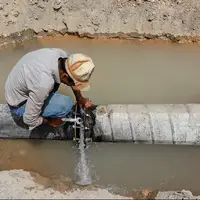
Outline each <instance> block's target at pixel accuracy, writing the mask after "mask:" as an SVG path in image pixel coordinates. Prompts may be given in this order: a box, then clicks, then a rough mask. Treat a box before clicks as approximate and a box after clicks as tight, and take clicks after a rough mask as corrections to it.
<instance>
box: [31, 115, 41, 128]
mask: <svg viewBox="0 0 200 200" xmlns="http://www.w3.org/2000/svg"><path fill="white" fill-rule="evenodd" d="M42 122H43V118H42V117H39V118H38V120H37V123H36V125H35V126H29V131H32V130H33V129H34V128H36V127H38V126H39V125H41V124H42Z"/></svg>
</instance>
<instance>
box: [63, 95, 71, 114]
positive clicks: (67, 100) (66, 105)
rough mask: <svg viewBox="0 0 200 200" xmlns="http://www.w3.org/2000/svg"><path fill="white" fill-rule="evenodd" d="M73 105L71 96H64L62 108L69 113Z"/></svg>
mask: <svg viewBox="0 0 200 200" xmlns="http://www.w3.org/2000/svg"><path fill="white" fill-rule="evenodd" d="M72 107H73V103H72V100H71V98H70V97H69V96H65V98H63V101H62V103H61V109H62V111H63V112H64V113H65V114H68V113H69V112H70V111H71V109H72Z"/></svg>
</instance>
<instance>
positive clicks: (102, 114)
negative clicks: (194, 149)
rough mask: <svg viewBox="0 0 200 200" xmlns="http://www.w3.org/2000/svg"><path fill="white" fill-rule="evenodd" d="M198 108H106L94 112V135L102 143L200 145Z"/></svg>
mask: <svg viewBox="0 0 200 200" xmlns="http://www.w3.org/2000/svg"><path fill="white" fill-rule="evenodd" d="M199 125H200V105H199V104H187V105H183V104H175V105H174V104H171V105H167V104H166V105H137V104H136V105H107V106H99V107H98V109H97V112H96V126H95V127H94V132H95V134H96V136H97V135H102V136H103V140H105V141H134V142H136V143H155V144H156V143H165V144H200V140H199V138H200V126H199Z"/></svg>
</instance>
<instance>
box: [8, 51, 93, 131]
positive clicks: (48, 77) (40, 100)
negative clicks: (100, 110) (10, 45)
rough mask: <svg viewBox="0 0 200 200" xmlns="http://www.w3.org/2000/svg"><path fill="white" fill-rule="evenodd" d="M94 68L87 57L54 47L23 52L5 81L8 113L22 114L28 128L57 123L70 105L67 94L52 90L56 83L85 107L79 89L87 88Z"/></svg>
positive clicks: (67, 111) (86, 103) (87, 101)
mask: <svg viewBox="0 0 200 200" xmlns="http://www.w3.org/2000/svg"><path fill="white" fill-rule="evenodd" d="M94 67H95V66H94V63H93V61H92V59H91V58H90V57H88V56H86V55H83V54H71V55H68V54H67V53H66V52H65V51H63V50H62V49H58V48H43V49H39V50H35V51H32V52H30V53H27V54H26V55H25V56H23V57H22V58H21V59H20V60H19V61H18V62H17V64H16V65H15V66H14V68H13V69H12V71H11V72H10V74H9V76H8V78H7V81H6V84H5V98H6V101H7V104H8V106H9V108H10V111H11V113H14V114H15V115H17V116H20V117H22V119H23V122H24V124H26V125H27V126H28V128H29V130H33V129H34V128H36V127H38V126H40V125H41V124H48V125H50V126H53V127H56V126H58V125H60V124H61V123H62V120H61V118H63V117H66V115H67V114H68V113H69V112H70V111H71V109H72V107H73V104H72V100H71V98H70V97H69V96H65V95H62V94H58V93H56V91H57V90H58V88H59V86H60V84H61V83H63V84H65V85H67V86H70V87H71V88H72V90H73V92H74V95H75V97H76V100H77V101H78V103H79V104H81V105H82V106H84V107H86V108H89V107H91V105H92V102H91V101H90V100H88V99H86V98H84V97H83V96H82V94H81V92H80V91H81V90H84V89H85V90H88V89H89V79H90V77H91V75H92V73H93V71H94Z"/></svg>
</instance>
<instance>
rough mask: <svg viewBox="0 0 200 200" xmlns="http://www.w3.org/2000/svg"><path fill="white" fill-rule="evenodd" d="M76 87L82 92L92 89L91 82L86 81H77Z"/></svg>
mask: <svg viewBox="0 0 200 200" xmlns="http://www.w3.org/2000/svg"><path fill="white" fill-rule="evenodd" d="M76 88H77V89H79V90H80V91H82V92H86V91H88V90H90V84H89V82H87V83H84V84H82V83H77V84H76Z"/></svg>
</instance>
